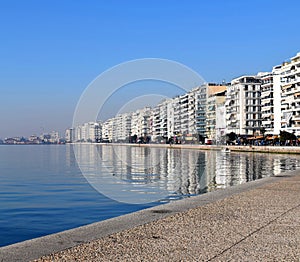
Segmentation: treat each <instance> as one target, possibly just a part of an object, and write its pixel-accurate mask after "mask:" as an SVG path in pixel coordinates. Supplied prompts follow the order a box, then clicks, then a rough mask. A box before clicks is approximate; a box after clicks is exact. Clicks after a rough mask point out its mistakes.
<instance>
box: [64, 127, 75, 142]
mask: <svg viewBox="0 0 300 262" xmlns="http://www.w3.org/2000/svg"><path fill="white" fill-rule="evenodd" d="M65 139H66V142H67V143H72V142H74V141H75V130H74V128H68V129H67V130H66V133H65Z"/></svg>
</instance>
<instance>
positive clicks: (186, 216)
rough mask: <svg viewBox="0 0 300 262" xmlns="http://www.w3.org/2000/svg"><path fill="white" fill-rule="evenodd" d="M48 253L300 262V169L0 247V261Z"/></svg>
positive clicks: (64, 257) (65, 257)
mask: <svg viewBox="0 0 300 262" xmlns="http://www.w3.org/2000/svg"><path fill="white" fill-rule="evenodd" d="M61 250H62V251H61ZM51 253H52V254H51ZM48 254H51V255H48ZM42 255H46V256H44V257H42V258H40V259H38V260H37V261H300V172H299V171H294V172H288V173H284V174H283V175H281V176H278V177H272V178H266V179H261V180H257V181H254V182H250V183H247V184H243V185H240V186H235V187H232V188H228V189H226V190H220V191H216V192H212V193H208V194H205V195H201V196H196V197H193V198H190V199H185V200H182V201H176V202H173V203H170V204H166V205H161V206H159V207H154V208H151V209H147V210H143V211H139V212H136V213H133V214H129V215H125V216H122V217H118V218H114V219H110V220H106V221H103V222H99V223H95V224H91V225H88V226H85V227H81V228H78V229H74V230H68V231H65V232H62V233H59V234H54V235H50V236H46V237H43V238H38V239H34V240H30V241H25V242H22V243H19V244H15V245H11V246H8V247H4V248H0V261H29V260H34V259H37V258H39V257H41V256H42Z"/></svg>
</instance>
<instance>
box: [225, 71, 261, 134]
mask: <svg viewBox="0 0 300 262" xmlns="http://www.w3.org/2000/svg"><path fill="white" fill-rule="evenodd" d="M225 106H226V129H227V133H231V132H233V133H235V134H237V135H240V136H243V135H245V136H248V135H256V134H259V133H260V130H261V123H262V119H261V78H260V76H241V77H238V78H235V79H233V80H232V81H231V85H230V86H229V87H228V88H227V95H226V103H225Z"/></svg>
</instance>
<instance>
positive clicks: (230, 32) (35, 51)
mask: <svg viewBox="0 0 300 262" xmlns="http://www.w3.org/2000/svg"><path fill="white" fill-rule="evenodd" d="M299 8H300V2H298V1H286V2H282V1H269V0H266V1H258V0H254V1H233V0H232V1H213V2H207V1H205V2H201V1H196V0H192V1H189V2H185V3H184V2H179V1H169V0H167V1H151V2H141V1H130V2H122V1H116V0H115V1H114V0H113V1H109V2H105V3H101V2H99V1H89V2H85V3H83V2H80V1H78V2H74V1H70V0H66V1H63V2H61V1H51V2H40V1H26V2H24V1H14V2H2V3H1V5H0V29H1V35H2V37H1V39H2V40H1V48H0V68H1V70H0V91H1V103H0V112H1V113H0V123H1V125H0V138H5V137H8V136H9V137H13V136H30V135H32V134H37V135H39V134H40V133H42V132H43V130H45V131H52V130H57V131H59V132H60V134H63V132H64V130H65V129H66V128H68V127H70V126H71V124H72V117H73V112H74V110H75V107H76V104H77V102H78V100H79V98H80V96H81V94H82V92H83V91H84V89H85V88H86V87H87V86H88V84H89V83H90V82H91V81H92V80H93V79H94V78H95V77H97V76H98V75H99V74H100V73H102V72H103V71H105V70H107V69H109V68H111V67H112V66H115V65H117V64H119V63H123V62H125V61H129V60H132V59H138V58H146V57H155V58H164V59H170V60H174V61H177V62H180V63H182V64H184V65H186V66H188V67H190V68H192V69H193V70H195V71H196V72H197V73H199V74H200V75H201V76H202V77H203V78H204V79H205V80H206V81H207V82H218V83H220V82H222V81H223V80H225V81H226V82H229V81H230V80H231V79H232V78H235V77H238V76H240V75H243V74H256V73H257V72H260V71H264V72H266V71H271V69H272V66H274V65H276V64H280V63H282V62H283V61H285V60H286V59H288V58H289V57H292V56H293V55H295V54H296V53H297V52H299V51H300V50H299V49H300V48H299V42H300V36H299V34H297V32H298V29H299V26H300V20H299V16H298V10H299ZM173 95H174V94H170V96H173ZM128 97H130V94H128ZM118 102H119V103H118ZM116 103H117V104H118V105H117V106H118V107H119V108H122V107H123V106H124V104H122V99H121V98H120V99H119V100H118V99H116V100H115V103H113V104H112V105H111V111H113V110H115V108H116ZM109 113H110V107H109V105H108V107H107V110H106V115H104V116H103V117H104V118H105V117H107V118H108V117H111V115H110V114H109Z"/></svg>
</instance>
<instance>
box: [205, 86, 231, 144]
mask: <svg viewBox="0 0 300 262" xmlns="http://www.w3.org/2000/svg"><path fill="white" fill-rule="evenodd" d="M226 88H227V87H226V86H225V85H216V86H209V88H208V93H207V104H206V126H205V128H206V137H207V138H208V139H210V140H213V141H216V140H217V137H216V125H217V123H218V122H220V121H221V122H224V121H223V120H222V119H217V118H220V117H221V114H217V113H216V112H217V110H218V108H220V107H222V106H224V105H225V100H226ZM223 116H224V115H223ZM224 117H225V116H224ZM224 120H225V119H224ZM218 128H222V126H218Z"/></svg>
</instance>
